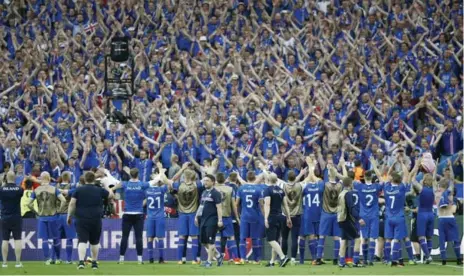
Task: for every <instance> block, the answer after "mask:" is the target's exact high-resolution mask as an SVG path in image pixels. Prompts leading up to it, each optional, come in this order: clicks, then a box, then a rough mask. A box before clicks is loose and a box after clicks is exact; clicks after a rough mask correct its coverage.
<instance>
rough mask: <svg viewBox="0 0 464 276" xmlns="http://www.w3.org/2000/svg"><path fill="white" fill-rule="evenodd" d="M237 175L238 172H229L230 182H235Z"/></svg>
mask: <svg viewBox="0 0 464 276" xmlns="http://www.w3.org/2000/svg"><path fill="white" fill-rule="evenodd" d="M237 176H238V174H237V173H236V172H232V173H230V174H229V180H230V181H231V182H234V183H235V182H237Z"/></svg>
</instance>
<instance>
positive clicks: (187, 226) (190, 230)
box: [177, 213, 200, 236]
mask: <svg viewBox="0 0 464 276" xmlns="http://www.w3.org/2000/svg"><path fill="white" fill-rule="evenodd" d="M195 215H196V214H195V213H191V214H184V213H179V219H178V220H177V228H178V230H179V233H178V235H179V236H198V235H199V234H200V230H199V229H198V227H197V226H196V225H195Z"/></svg>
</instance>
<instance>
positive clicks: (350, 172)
mask: <svg viewBox="0 0 464 276" xmlns="http://www.w3.org/2000/svg"><path fill="white" fill-rule="evenodd" d="M348 177H349V178H351V179H354V172H353V171H349V172H348Z"/></svg>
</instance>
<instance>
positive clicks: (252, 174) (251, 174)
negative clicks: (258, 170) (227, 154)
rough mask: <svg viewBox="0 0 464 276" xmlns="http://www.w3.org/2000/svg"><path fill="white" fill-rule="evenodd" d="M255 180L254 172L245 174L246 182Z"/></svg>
mask: <svg viewBox="0 0 464 276" xmlns="http://www.w3.org/2000/svg"><path fill="white" fill-rule="evenodd" d="M255 180H256V175H255V172H252V171H249V172H247V181H250V182H251V181H255Z"/></svg>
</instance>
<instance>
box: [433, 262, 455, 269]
mask: <svg viewBox="0 0 464 276" xmlns="http://www.w3.org/2000/svg"><path fill="white" fill-rule="evenodd" d="M430 264H431V265H439V266H449V267H453V268H463V267H462V266H457V265H441V264H434V263H430Z"/></svg>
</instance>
